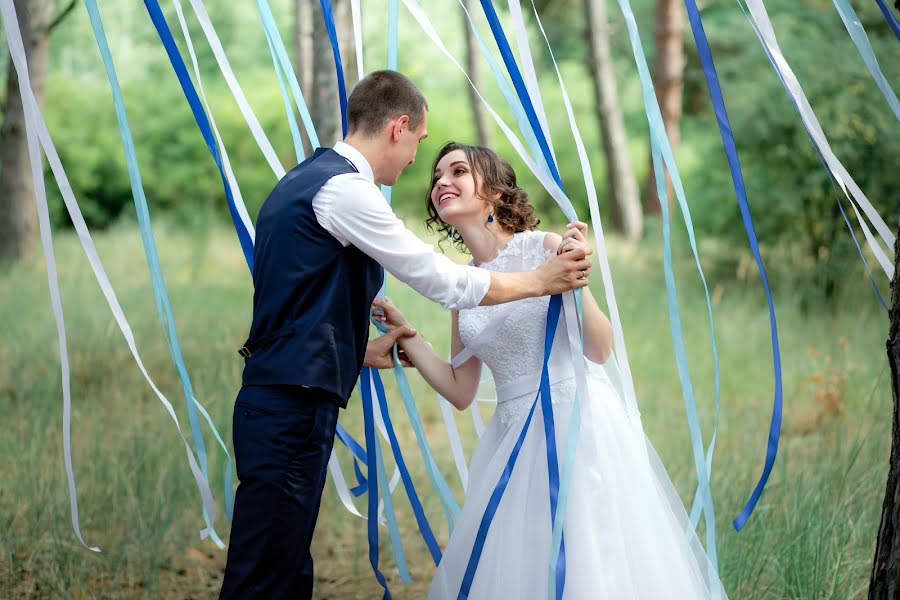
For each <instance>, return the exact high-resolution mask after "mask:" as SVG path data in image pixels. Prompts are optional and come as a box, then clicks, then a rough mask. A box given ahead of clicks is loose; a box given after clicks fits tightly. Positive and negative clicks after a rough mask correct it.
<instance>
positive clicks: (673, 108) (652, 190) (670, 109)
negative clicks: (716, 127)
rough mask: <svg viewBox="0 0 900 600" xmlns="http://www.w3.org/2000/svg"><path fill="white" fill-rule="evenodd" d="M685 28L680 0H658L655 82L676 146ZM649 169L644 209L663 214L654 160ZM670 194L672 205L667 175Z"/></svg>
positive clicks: (670, 199) (668, 192)
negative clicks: (654, 171)
mask: <svg viewBox="0 0 900 600" xmlns="http://www.w3.org/2000/svg"><path fill="white" fill-rule="evenodd" d="M683 29H684V13H683V11H682V8H681V3H680V2H679V1H678V0H657V4H656V36H655V41H656V62H655V65H654V68H653V86H654V87H655V88H656V100H657V101H658V102H659V108H660V110H661V111H662V117H663V123H665V126H666V133H667V135H668V136H669V142H670V143H671V144H672V150H673V151H674V150H675V148H677V147H678V142H679V141H680V139H681V131H680V128H679V121H680V119H681V89H682V87H683V79H682V75H683V72H684V44H683V41H682V37H681V33H682V30H683ZM648 160H649V161H650V170H649V171H648V173H647V182H646V184H645V186H644V213H645V214H655V215H658V214H660V208H659V195H658V194H657V191H656V176H655V175H654V173H653V160H652V158H650V159H648ZM666 195H667V196H668V199H669V207H670V208H671V207H672V206H673V204H672V182H671V181H670V180H669V176H668V174H667V175H666Z"/></svg>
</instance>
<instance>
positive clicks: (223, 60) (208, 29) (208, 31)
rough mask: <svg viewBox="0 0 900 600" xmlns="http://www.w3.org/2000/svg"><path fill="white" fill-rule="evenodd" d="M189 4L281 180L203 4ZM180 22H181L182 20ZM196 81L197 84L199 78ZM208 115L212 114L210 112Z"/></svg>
mask: <svg viewBox="0 0 900 600" xmlns="http://www.w3.org/2000/svg"><path fill="white" fill-rule="evenodd" d="M190 4H191V8H193V9H194V13H195V14H196V15H197V20H198V21H199V22H200V28H201V29H202V30H203V34H204V35H205V36H206V39H207V41H208V42H209V47H210V48H211V49H212V51H213V56H214V57H215V59H216V64H218V65H219V69H220V70H221V71H222V75H223V76H224V77H225V83H227V84H228V89H229V90H231V94H232V96H234V99H235V101H236V102H237V105H238V108H239V109H240V111H241V115H242V116H243V117H244V120H245V121H246V122H247V125H248V126H249V127H250V133H251V134H253V139H254V140H256V144H257V145H258V146H259V149H260V150H261V151H262V153H263V156H264V157H265V158H266V162H267V163H268V164H269V167H271V169H272V172H274V173H275V177H277V178H278V179H281V178H282V177H283V176H284V167H283V166H282V164H281V161H280V160H278V155H277V154H276V152H275V149H274V148H273V147H272V144H271V143H270V142H269V138H268V137H266V134H265V132H264V131H263V128H262V125H260V124H259V119H257V118H256V113H254V112H253V109H252V108H250V103H249V102H248V101H247V98H246V96H244V90H243V89H241V86H240V84H238V82H237V78H236V77H235V76H234V71H233V70H232V69H231V64H230V63H229V62H228V57H227V56H226V55H225V49H224V48H222V42H221V41H220V40H219V36H218V35H217V34H216V30H215V28H214V27H213V25H212V21H211V20H210V18H209V13H208V12H207V10H206V6H204V4H203V0H190ZM176 10H178V12H179V14H180V13H181V8H180V6H179V5H178V4H176ZM181 20H182V21H183V19H181ZM182 26H183V25H182ZM197 81H198V83H199V81H200V80H199V78H198V80H197ZM207 108H208V107H207ZM210 114H212V113H211V112H210ZM247 222H248V224H249V217H247Z"/></svg>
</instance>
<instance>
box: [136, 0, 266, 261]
mask: <svg viewBox="0 0 900 600" xmlns="http://www.w3.org/2000/svg"><path fill="white" fill-rule="evenodd" d="M144 6H145V7H146V8H147V12H148V13H149V15H150V19H151V21H152V22H153V26H154V27H155V28H156V32H157V34H158V35H159V39H160V40H161V41H162V44H163V46H164V47H165V49H166V54H167V55H168V57H169V62H170V63H171V64H172V68H173V69H174V71H175V74H176V76H177V77H178V82H179V84H181V89H182V91H183V92H184V95H185V98H187V101H188V104H189V105H190V107H191V112H192V113H193V114H194V120H196V121H197V126H198V127H199V128H200V133H201V134H202V135H203V139H204V141H205V142H206V147H207V149H208V150H209V152H210V154H212V157H213V160H214V161H215V163H216V167H217V168H218V169H219V175H220V176H221V177H222V185H223V186H224V188H225V197H226V198H227V200H228V209H229V212H230V213H231V220H232V222H233V223H234V227H235V230H236V231H237V234H238V239H239V240H240V243H241V249H242V250H243V252H244V259H245V260H246V261H247V264H248V265H249V266H250V270H251V271H252V270H253V234H252V233H251V229H250V226H249V224H248V223H244V222H243V220H242V218H241V214H240V211H239V210H238V207H237V205H236V204H235V199H234V196H233V195H232V193H231V186H230V185H229V183H228V178H227V177H226V175H225V170H224V167H223V164H222V158H221V156H220V155H219V150H218V148H217V147H216V142H215V139H214V136H213V132H212V128H211V127H210V124H209V119H208V118H207V116H206V113H205V112H204V111H203V105H202V104H201V102H200V98H199V97H198V96H197V90H196V89H194V84H193V83H192V82H191V77H190V75H188V72H187V68H186V67H185V64H184V60H183V59H182V58H181V54H180V53H179V51H178V46H177V45H176V44H175V40H174V39H173V38H172V33H171V31H169V25H168V24H167V23H166V19H165V17H164V16H163V13H162V9H161V8H160V6H159V2H157V0H144ZM244 212H246V209H244Z"/></svg>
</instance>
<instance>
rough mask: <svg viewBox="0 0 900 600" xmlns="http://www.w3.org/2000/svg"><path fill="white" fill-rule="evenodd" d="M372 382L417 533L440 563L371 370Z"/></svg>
mask: <svg viewBox="0 0 900 600" xmlns="http://www.w3.org/2000/svg"><path fill="white" fill-rule="evenodd" d="M372 380H373V381H374V382H375V393H376V394H377V395H378V406H380V407H381V416H382V418H383V419H384V428H385V429H386V430H387V434H388V440H389V441H390V443H391V450H392V451H393V453H394V460H395V461H397V468H398V469H400V479H401V480H402V481H403V487H404V488H406V495H407V497H408V498H409V504H410V506H412V509H413V514H414V515H415V517H416V523H417V524H418V525H419V531H420V532H421V533H422V539H424V540H425V545H426V546H427V547H428V551H429V552H430V553H431V558H432V560H433V561H434V564H435V565H437V564H438V563H440V562H441V548H440V546H438V543H437V540H436V539H435V538H434V533H432V531H431V525H429V524H428V518H427V517H426V516H425V509H423V508H422V503H421V502H420V501H419V496H418V494H416V488H415V486H413V481H412V477H410V475H409V469H407V468H406V462H405V461H404V460H403V454H402V453H401V452H400V443H399V442H398V441H397V436H396V434H395V433H394V425H393V424H392V423H391V417H390V414H389V413H388V404H387V397H386V396H385V393H384V384H383V383H382V382H381V375H380V374H379V373H378V371H376V370H372Z"/></svg>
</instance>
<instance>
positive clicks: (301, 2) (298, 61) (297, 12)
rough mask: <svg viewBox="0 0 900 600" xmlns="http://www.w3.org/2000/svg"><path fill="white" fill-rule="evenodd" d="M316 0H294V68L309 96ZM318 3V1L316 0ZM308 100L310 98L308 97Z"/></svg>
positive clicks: (306, 140)
mask: <svg viewBox="0 0 900 600" xmlns="http://www.w3.org/2000/svg"><path fill="white" fill-rule="evenodd" d="M313 2H315V0H294V70H295V71H296V75H297V82H298V83H299V84H300V89H301V91H302V92H303V93H304V95H306V96H308V95H309V94H310V93H311V90H312V57H313V47H312V32H313V23H314V21H313V14H314V12H313V11H314V10H315V9H317V7H314V6H313V5H312V4H313ZM316 4H318V2H316ZM307 101H309V99H308V98H307ZM298 123H299V124H300V136H301V137H302V138H303V152H304V154H306V156H309V155H310V154H312V150H313V147H312V144H310V142H309V136H308V135H306V128H305V127H303V125H302V122H300V121H298Z"/></svg>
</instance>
